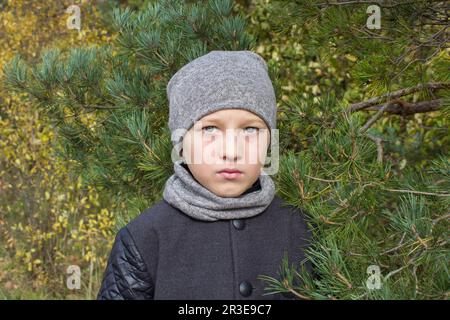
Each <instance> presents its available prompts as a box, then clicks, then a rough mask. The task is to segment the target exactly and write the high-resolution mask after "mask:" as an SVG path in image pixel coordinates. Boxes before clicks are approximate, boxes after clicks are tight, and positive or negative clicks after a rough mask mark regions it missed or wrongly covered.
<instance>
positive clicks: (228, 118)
mask: <svg viewBox="0 0 450 320" xmlns="http://www.w3.org/2000/svg"><path fill="white" fill-rule="evenodd" d="M269 143H270V131H269V129H268V127H267V125H266V123H265V122H264V120H263V119H261V118H260V117H259V116H257V115H256V114H254V113H252V112H250V111H247V110H244V109H222V110H219V111H216V112H214V113H210V114H208V115H206V116H204V117H203V118H201V119H200V120H198V121H197V122H196V123H195V124H194V126H193V127H192V128H191V129H190V130H189V131H188V132H186V134H185V136H184V138H183V153H182V155H183V157H184V159H185V161H186V163H187V165H188V167H189V169H190V170H191V172H192V174H193V176H194V177H195V179H197V181H198V182H200V183H201V184H202V185H203V186H204V187H206V188H207V189H208V190H210V191H211V192H213V193H215V194H216V195H218V196H221V197H238V196H239V195H241V194H242V193H243V192H244V191H245V190H247V189H248V188H250V187H251V186H252V185H253V183H254V182H255V181H256V180H257V179H258V178H259V176H260V174H261V168H262V166H263V165H264V161H265V158H266V156H267V148H268V146H269ZM223 169H237V170H239V171H240V172H239V173H234V174H227V173H224V172H222V173H221V172H220V171H221V170H223Z"/></svg>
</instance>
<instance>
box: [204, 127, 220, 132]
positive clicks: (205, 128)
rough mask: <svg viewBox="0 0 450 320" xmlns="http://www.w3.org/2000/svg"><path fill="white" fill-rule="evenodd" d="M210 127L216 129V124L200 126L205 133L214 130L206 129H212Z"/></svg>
mask: <svg viewBox="0 0 450 320" xmlns="http://www.w3.org/2000/svg"><path fill="white" fill-rule="evenodd" d="M212 128H216V129H217V127H216V126H205V127H203V128H202V130H203V131H206V132H207V133H212V132H214V130H208V129H212Z"/></svg>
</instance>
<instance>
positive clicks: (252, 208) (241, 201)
mask: <svg viewBox="0 0 450 320" xmlns="http://www.w3.org/2000/svg"><path fill="white" fill-rule="evenodd" d="M174 170H175V173H174V174H173V175H172V176H171V177H170V178H169V179H167V181H166V184H165V187H164V192H163V198H164V200H166V201H167V202H168V203H169V204H171V205H172V206H174V207H176V208H178V209H179V210H181V211H182V212H183V213H185V214H186V215H188V216H190V217H192V218H195V219H198V220H204V221H216V220H226V219H240V218H248V217H253V216H256V215H258V214H260V213H261V212H263V211H264V210H265V209H266V208H267V207H268V206H269V204H270V203H271V202H272V200H273V198H274V196H275V184H274V182H273V180H272V179H271V178H270V176H268V175H267V174H265V173H263V174H261V175H260V176H259V179H258V180H257V181H256V182H255V183H254V184H253V185H252V186H251V187H250V188H249V189H247V190H246V191H245V192H244V193H243V194H241V195H240V196H238V197H234V198H225V197H220V196H217V195H216V194H214V193H213V192H211V191H210V190H208V189H207V188H205V187H204V186H203V185H201V184H200V183H199V182H198V181H197V180H196V179H195V178H194V176H193V175H192V173H191V172H190V170H189V168H188V166H187V164H185V163H184V162H183V159H181V160H177V161H176V162H175V163H174Z"/></svg>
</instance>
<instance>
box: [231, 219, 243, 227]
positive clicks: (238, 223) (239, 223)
mask: <svg viewBox="0 0 450 320" xmlns="http://www.w3.org/2000/svg"><path fill="white" fill-rule="evenodd" d="M233 226H234V227H235V228H236V229H238V230H242V229H244V228H245V221H244V220H242V219H235V220H233Z"/></svg>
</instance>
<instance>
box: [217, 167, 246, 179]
mask: <svg viewBox="0 0 450 320" xmlns="http://www.w3.org/2000/svg"><path fill="white" fill-rule="evenodd" d="M218 175H220V176H221V177H223V178H225V179H237V178H239V177H240V176H241V175H242V171H240V170H237V169H230V168H226V169H222V170H220V171H219V172H218Z"/></svg>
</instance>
